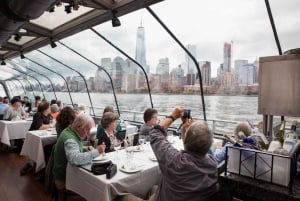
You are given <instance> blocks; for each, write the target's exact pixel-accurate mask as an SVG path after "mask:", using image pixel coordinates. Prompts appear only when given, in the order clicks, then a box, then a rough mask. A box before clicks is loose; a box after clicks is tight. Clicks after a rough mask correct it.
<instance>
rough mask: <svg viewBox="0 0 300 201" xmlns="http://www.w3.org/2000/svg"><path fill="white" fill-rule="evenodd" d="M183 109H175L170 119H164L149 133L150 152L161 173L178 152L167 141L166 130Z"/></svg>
mask: <svg viewBox="0 0 300 201" xmlns="http://www.w3.org/2000/svg"><path fill="white" fill-rule="evenodd" d="M183 110H184V108H183V107H176V108H175V109H174V111H173V112H172V114H171V116H172V117H166V118H165V119H163V120H161V121H160V123H159V125H155V126H154V127H153V129H152V130H151V131H150V143H151V147H152V150H153V152H154V154H155V156H156V158H157V160H158V162H159V166H160V169H161V171H162V172H164V171H165V170H166V169H167V168H168V164H169V163H171V162H172V161H173V159H174V156H175V155H176V154H178V153H179V151H178V150H177V149H176V148H174V147H173V146H172V145H171V144H170V143H169V142H168V140H167V138H166V136H167V128H168V127H169V126H170V125H171V123H172V122H173V121H175V120H176V119H178V118H180V117H181V114H182V112H183Z"/></svg>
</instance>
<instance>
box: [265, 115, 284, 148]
mask: <svg viewBox="0 0 300 201" xmlns="http://www.w3.org/2000/svg"><path fill="white" fill-rule="evenodd" d="M284 128H285V121H284V120H283V121H282V122H281V125H280V128H279V130H278V131H277V133H276V134H274V135H273V140H272V141H271V143H270V145H269V148H268V151H269V152H274V151H275V150H277V149H282V148H283V142H284Z"/></svg>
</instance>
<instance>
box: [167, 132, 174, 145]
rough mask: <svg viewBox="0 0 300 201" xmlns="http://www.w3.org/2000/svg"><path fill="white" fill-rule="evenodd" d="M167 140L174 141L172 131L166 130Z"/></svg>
mask: <svg viewBox="0 0 300 201" xmlns="http://www.w3.org/2000/svg"><path fill="white" fill-rule="evenodd" d="M167 140H168V141H169V142H170V143H174V139H173V131H168V136H167Z"/></svg>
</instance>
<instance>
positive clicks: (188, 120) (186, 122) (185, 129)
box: [181, 118, 193, 140]
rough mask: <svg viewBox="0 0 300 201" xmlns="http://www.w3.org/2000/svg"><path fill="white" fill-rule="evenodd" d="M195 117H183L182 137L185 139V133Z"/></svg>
mask: <svg viewBox="0 0 300 201" xmlns="http://www.w3.org/2000/svg"><path fill="white" fill-rule="evenodd" d="M192 123H193V119H192V118H189V119H182V124H181V137H182V139H183V140H184V139H185V133H186V131H187V129H188V128H189V127H190V126H191V125H192Z"/></svg>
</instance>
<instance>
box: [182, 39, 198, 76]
mask: <svg viewBox="0 0 300 201" xmlns="http://www.w3.org/2000/svg"><path fill="white" fill-rule="evenodd" d="M186 49H187V50H188V51H189V52H190V53H191V54H192V55H193V56H194V58H195V59H196V61H197V46H196V45H190V44H189V45H187V46H186ZM183 70H184V71H185V72H186V73H187V74H188V73H191V74H193V73H194V74H195V73H197V69H196V64H195V62H194V61H193V59H192V58H191V57H190V56H189V55H188V54H185V66H184V68H183Z"/></svg>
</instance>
